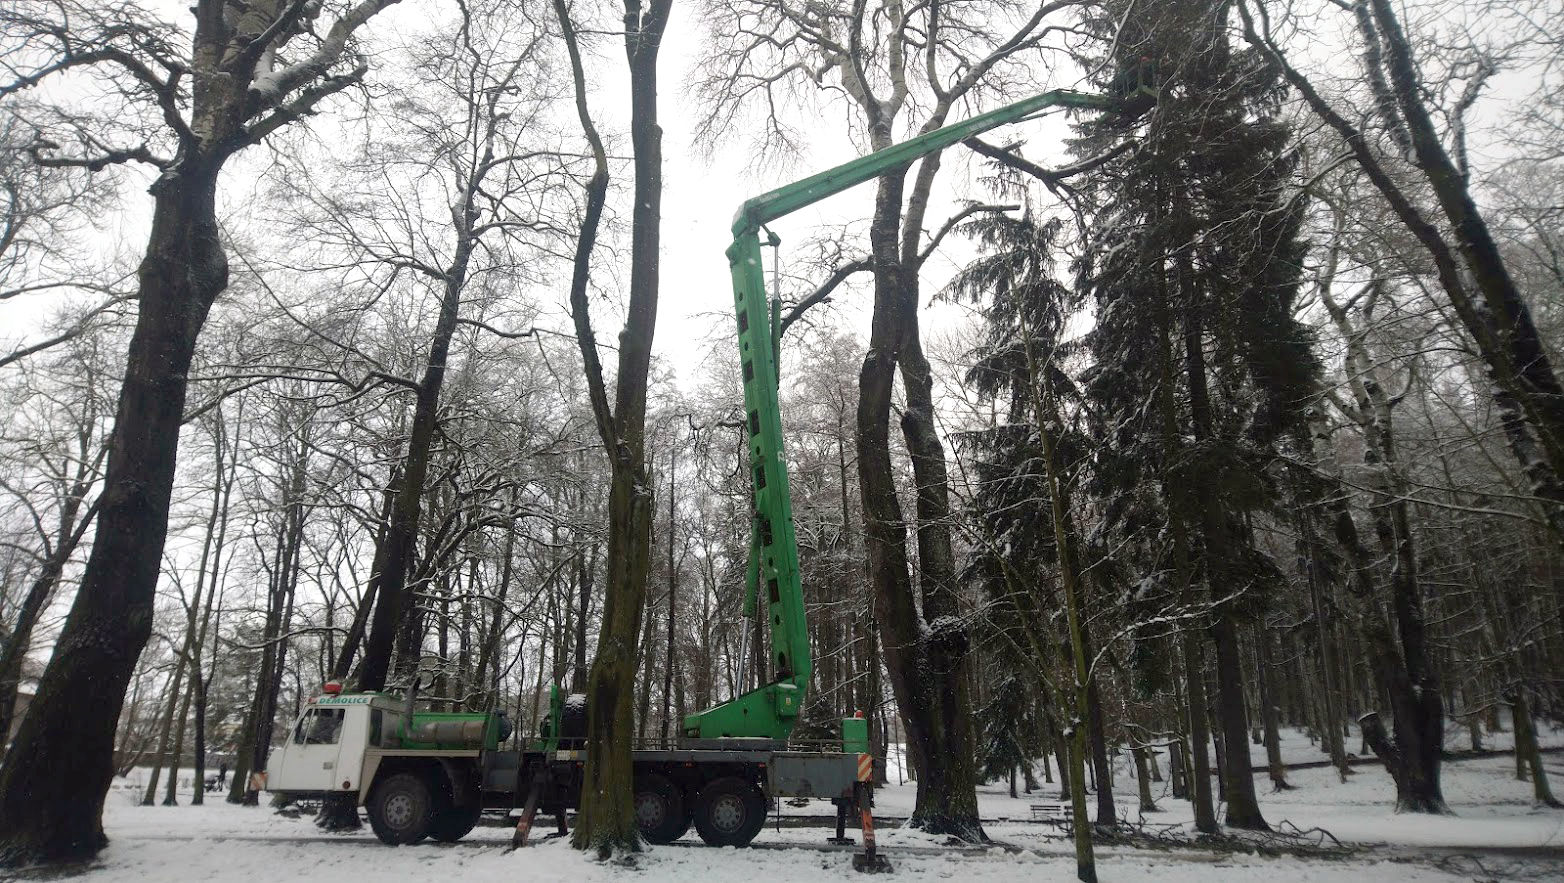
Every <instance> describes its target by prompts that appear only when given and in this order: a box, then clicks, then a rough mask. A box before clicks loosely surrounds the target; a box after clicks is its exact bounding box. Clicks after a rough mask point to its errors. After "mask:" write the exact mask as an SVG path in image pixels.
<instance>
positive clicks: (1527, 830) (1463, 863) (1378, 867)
mask: <svg viewBox="0 0 1564 883" xmlns="http://www.w3.org/2000/svg"><path fill="white" fill-rule="evenodd" d="M1452 735H1453V734H1452ZM1546 736H1547V737H1548V738H1547V742H1548V743H1549V744H1555V745H1556V744H1561V743H1564V734H1559V733H1548V734H1546ZM1506 737H1507V734H1493V735H1492V736H1489V737H1488V740H1487V741H1488V744H1489V745H1490V746H1491V747H1500V748H1502V747H1508V746H1507V744H1506V743H1504V742H1501V741H1500V739H1503V738H1506ZM1464 746H1465V742H1464V741H1459V740H1452V747H1464ZM1349 747H1353V748H1355V747H1356V746H1355V745H1353V746H1349ZM1284 748H1285V756H1286V757H1287V759H1288V760H1289V761H1291V762H1294V763H1304V762H1312V761H1317V760H1319V759H1320V758H1321V755H1320V754H1319V751H1318V749H1317V748H1315V747H1313V746H1311V745H1310V744H1309V743H1308V741H1307V740H1306V739H1304V738H1303V737H1302V736H1301V735H1299V734H1297V733H1289V734H1288V738H1287V739H1286V741H1285V744H1284ZM1256 752H1257V756H1256V760H1257V761H1258V760H1262V759H1263V753H1260V752H1259V750H1258V749H1256ZM1546 764H1547V766H1548V768H1549V772H1550V773H1551V774H1552V776H1553V777H1554V781H1555V782H1556V783H1558V784H1557V786H1556V787H1558V788H1559V790H1560V791H1564V754H1550V755H1547V759H1546ZM1164 769H1165V768H1164ZM142 775H144V774H143V772H142V771H139V770H138V771H136V772H134V773H132V775H131V776H130V777H127V779H124V780H119V781H118V782H117V784H118V786H119V787H117V788H116V789H115V790H114V791H113V792H111V793H110V795H109V800H108V804H107V807H106V809H105V814H104V825H105V827H106V828H107V830H108V834H109V837H110V839H111V843H110V846H109V848H108V849H107V850H105V851H104V852H103V853H102V855H101V856H100V858H99V860H98V861H97V862H96V863H95V864H94V865H93V866H92V867H91V868H89V869H86V871H85V876H86V877H87V878H89V879H90V880H91V881H94V883H108V881H121V880H125V881H129V880H163V879H175V878H178V879H182V880H196V881H245V883H262V881H267V883H270V881H279V880H281V881H301V880H335V879H342V878H351V879H362V880H374V881H376V883H381V881H393V880H412V879H419V880H430V879H434V880H443V881H452V883H456V881H461V883H468V881H474V883H476V881H487V880H494V881H500V880H504V881H515V880H568V881H571V883H575V881H609V880H612V881H616V883H625V881H642V883H656V881H673V880H676V879H677V880H679V881H682V883H728V881H744V880H753V881H765V883H791V881H800V883H802V881H816V880H819V879H821V878H822V877H841V878H845V877H847V876H848V875H850V874H851V873H852V871H851V869H850V864H849V856H850V850H843V851H839V852H820V851H817V850H815V849H812V848H806V847H813V846H815V845H817V844H821V843H822V841H823V840H824V838H825V836H826V835H827V833H828V831H827V830H825V829H823V828H797V827H782V828H780V829H778V828H776V827H772V828H768V829H767V830H766V831H764V832H763V833H762V834H761V836H760V837H759V838H757V840H756V844H757V845H758V846H764V847H767V848H763V849H750V850H734V849H720V850H719V849H710V848H707V847H704V846H702V845H700V844H699V840H698V839H696V837H695V835H694V833H693V832H692V833H690V834H688V835H686V838H685V842H684V843H682V844H680V845H675V846H669V847H661V848H655V849H651V850H649V851H648V852H647V853H645V854H644V855H642V856H640V857H638V858H637V859H636V860H635V869H634V870H629V869H626V868H624V867H619V866H615V865H598V864H595V863H592V862H589V861H587V860H586V859H584V858H583V857H582V856H581V855H580V854H579V853H576V852H574V851H572V850H571V849H569V848H568V846H566V845H565V844H564V843H562V842H560V841H544V842H541V843H537V844H536V845H534V846H532V847H529V848H528V849H527V850H526V851H524V852H517V853H510V852H507V851H506V849H505V847H506V845H507V844H508V843H509V839H510V831H509V829H508V828H506V827H498V826H483V827H479V828H478V829H477V830H475V831H474V832H473V833H472V834H471V835H469V837H468V838H467V839H466V840H464V841H463V842H461V843H459V844H455V845H437V844H429V843H426V844H420V845H418V846H412V847H402V848H396V849H393V848H390V847H385V846H382V845H381V844H380V843H379V842H378V841H377V840H375V839H374V837H373V835H371V834H370V833H369V832H368V830H367V828H366V829H365V830H364V831H362V832H358V833H353V834H346V835H329V834H323V833H321V832H319V831H317V830H316V829H315V827H314V826H313V824H312V821H311V819H309V818H307V817H306V818H298V819H295V818H287V817H285V816H280V815H277V814H276V813H274V812H273V811H271V810H269V809H266V808H264V807H262V808H242V807H234V806H229V805H228V804H226V803H224V802H223V801H222V799H221V795H210V796H211V797H213V798H214V799H213V801H212V802H211V803H208V804H207V805H205V806H201V807H191V806H180V807H176V808H169V807H162V806H153V807H142V806H139V805H137V804H138V802H139V798H140V793H141V787H144V785H143V784H142V783H143V781H144V780H143V779H142ZM184 775H188V771H187V772H185V773H184ZM1115 778H1116V785H1117V787H1116V789H1115V791H1116V795H1117V797H1118V799H1119V800H1120V807H1121V813H1127V814H1128V815H1130V817H1131V818H1134V817H1136V815H1137V813H1136V812H1135V806H1136V800H1135V783H1134V781H1133V779H1132V778H1131V770H1130V769H1128V766H1127V764H1126V763H1124V762H1123V761H1121V762H1120V763H1119V764H1118V768H1117V769H1116V771H1115ZM1288 779H1289V781H1290V782H1291V783H1292V784H1293V785H1295V786H1296V788H1295V789H1294V790H1291V791H1286V792H1281V793H1271V791H1270V782H1269V780H1268V779H1267V778H1266V777H1265V775H1264V774H1263V773H1262V774H1261V775H1259V776H1257V777H1256V786H1257V788H1259V790H1260V792H1261V804H1262V807H1263V809H1264V811H1265V813H1266V817H1267V818H1268V819H1269V820H1270V821H1272V822H1273V823H1277V822H1281V821H1282V820H1287V821H1289V822H1291V823H1292V824H1293V825H1296V826H1298V827H1299V828H1304V829H1307V828H1313V827H1321V828H1325V829H1327V830H1329V831H1330V832H1331V833H1332V834H1334V835H1335V836H1336V837H1338V838H1340V839H1341V840H1342V841H1345V842H1348V843H1352V844H1362V845H1363V848H1361V849H1360V850H1358V851H1357V852H1356V853H1355V854H1354V855H1353V856H1352V857H1351V858H1348V859H1346V860H1318V859H1300V858H1290V857H1288V858H1265V857H1261V856H1251V855H1233V854H1227V853H1215V852H1211V851H1206V850H1202V849H1195V848H1183V849H1176V850H1172V851H1153V850H1146V849H1130V848H1122V847H1099V849H1098V873H1099V876H1100V877H1101V879H1103V880H1108V881H1112V880H1152V879H1155V880H1158V881H1163V883H1183V881H1198V883H1222V881H1239V880H1254V879H1257V878H1259V877H1261V876H1262V875H1263V876H1264V877H1265V878H1266V879H1267V881H1268V883H1286V881H1335V880H1353V881H1355V883H1361V881H1362V880H1363V879H1365V875H1373V876H1372V877H1371V878H1369V879H1385V880H1419V881H1421V880H1427V881H1436V880H1437V881H1445V880H1471V879H1473V878H1474V877H1478V878H1483V879H1487V878H1494V877H1498V878H1506V877H1510V876H1512V875H1515V876H1522V877H1529V878H1531V879H1561V880H1564V812H1561V811H1557V810H1545V809H1536V808H1534V807H1533V806H1532V801H1531V786H1530V783H1529V782H1518V781H1516V780H1515V778H1514V760H1513V758H1512V757H1510V756H1508V755H1496V756H1489V757H1480V758H1475V759H1469V760H1460V761H1454V762H1451V763H1449V764H1447V765H1446V766H1445V775H1444V789H1445V796H1446V797H1447V799H1448V800H1449V803H1450V805H1451V808H1452V809H1453V810H1454V811H1455V812H1456V813H1457V814H1456V815H1454V816H1447V817H1428V816H1413V815H1402V816H1398V815H1396V814H1395V813H1394V812H1393V811H1392V803H1393V799H1392V798H1393V789H1392V786H1391V783H1390V780H1389V777H1388V776H1387V775H1386V773H1385V772H1384V770H1383V769H1382V768H1380V767H1378V766H1375V765H1364V766H1359V767H1356V768H1355V772H1354V774H1353V775H1352V776H1351V777H1350V778H1349V781H1348V782H1347V783H1346V784H1341V783H1340V782H1338V781H1337V776H1336V772H1335V770H1333V769H1330V768H1328V767H1327V768H1310V769H1295V770H1291V771H1290V772H1289V776H1288ZM138 786H141V787H138ZM913 787H914V786H913V785H912V783H906V784H904V785H897V784H896V783H895V777H894V775H893V777H892V784H891V785H890V786H889V787H887V788H885V789H882V791H881V792H880V793H879V795H878V796H877V800H876V804H877V805H876V811H877V813H879V814H880V815H882V816H887V817H894V816H901V815H905V814H906V812H907V811H909V810H910V809H911V806H912V800H913V794H914V791H913ZM1164 788H1165V786H1164V785H1163V784H1162V783H1156V784H1154V785H1153V789H1154V793H1155V794H1157V795H1158V803H1159V806H1160V808H1161V809H1162V812H1159V813H1156V814H1154V815H1147V816H1146V817H1145V820H1146V821H1147V822H1150V823H1154V824H1159V825H1160V824H1187V823H1188V822H1189V821H1190V812H1189V808H1188V804H1186V803H1184V802H1182V801H1176V800H1174V799H1172V797H1171V796H1169V795H1167V794H1166V793H1164ZM182 791H183V795H184V796H182V798H181V799H182V800H184V801H185V802H188V793H189V792H188V789H182ZM1056 793H1057V791H1056V788H1055V786H1049V785H1045V786H1044V790H1043V791H1042V792H1039V793H1038V794H1036V795H1034V796H1032V797H1029V796H1028V795H1025V794H1023V795H1021V796H1020V797H1018V798H1015V799H1012V798H1011V797H1010V796H1009V795H1008V793H1007V788H1006V786H1005V785H1004V784H999V783H996V784H992V785H988V786H985V787H984V788H983V789H982V791H981V793H980V796H979V799H980V804H981V808H982V814H983V817H984V818H985V819H992V820H994V821H991V822H988V823H987V824H986V825H985V828H986V830H987V832H988V834H989V835H990V836H991V837H993V838H995V839H996V840H998V841H1002V842H1004V843H1005V844H1007V845H1009V846H1011V847H1013V848H1019V850H1020V851H1006V850H1003V849H998V848H996V849H992V850H988V851H976V852H973V851H962V850H954V849H952V850H949V851H944V850H939V849H931V847H941V846H943V844H942V843H941V842H939V841H938V840H935V839H932V838H929V837H927V836H925V835H923V834H922V833H921V832H917V831H910V830H901V829H897V828H894V827H889V826H887V827H884V828H881V830H880V844H881V847H882V849H883V850H884V852H885V853H886V855H887V856H888V857H889V858H890V859H891V860H892V862H893V863H894V864H895V866H896V876H897V878H898V879H902V880H907V879H911V880H936V879H940V880H945V879H954V880H966V879H970V880H983V881H994V883H1021V881H1037V880H1067V879H1071V878H1073V876H1074V856H1073V853H1072V851H1071V844H1070V842H1069V841H1068V840H1067V839H1065V838H1064V837H1063V836H1062V834H1061V833H1059V832H1058V831H1056V830H1054V829H1052V828H1049V827H1047V826H1042V825H1035V824H1027V823H1026V822H1024V821H1020V820H1024V819H1026V818H1028V817H1029V815H1030V812H1029V804H1030V803H1032V802H1036V801H1041V800H1050V799H1053V798H1054V797H1055V795H1056ZM783 809H784V811H785V812H786V813H787V814H789V815H801V814H812V813H820V814H826V813H829V812H831V807H830V805H829V804H826V803H816V804H813V805H812V806H811V807H810V808H808V809H801V808H794V807H789V806H785V805H784V807H783ZM545 821H549V820H545ZM549 827H551V825H547V824H545V825H543V826H542V830H548V829H549ZM852 833H853V834H854V835H855V836H856V834H857V832H856V831H855V832H852ZM909 848H915V849H912V851H907V850H908V849H909ZM899 850H901V851H900V852H899ZM1467 855H1471V856H1475V857H1476V859H1477V860H1478V861H1481V862H1482V865H1481V866H1479V865H1477V864H1475V863H1474V862H1473V861H1472V859H1470V858H1467V857H1466V856H1467Z"/></svg>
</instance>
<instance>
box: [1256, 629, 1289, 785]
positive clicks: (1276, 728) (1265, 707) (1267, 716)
mask: <svg viewBox="0 0 1564 883" xmlns="http://www.w3.org/2000/svg"><path fill="white" fill-rule="evenodd" d="M1254 642H1255V657H1256V660H1257V661H1258V662H1259V664H1260V670H1259V672H1258V673H1257V674H1256V675H1255V681H1256V683H1257V685H1258V686H1259V688H1260V720H1261V722H1262V724H1263V725H1264V727H1265V736H1264V742H1265V760H1266V766H1267V767H1268V769H1269V771H1270V774H1271V790H1273V791H1285V790H1288V789H1290V788H1292V786H1291V785H1289V784H1287V765H1286V764H1284V763H1282V734H1281V720H1280V717H1281V710H1280V709H1279V708H1278V707H1277V704H1276V689H1275V687H1274V685H1273V683H1272V676H1273V673H1274V670H1275V663H1274V662H1273V661H1272V653H1271V635H1270V632H1269V631H1268V630H1267V629H1266V627H1265V622H1264V620H1262V621H1261V622H1260V623H1258V625H1257V627H1256V628H1255V636H1254Z"/></svg>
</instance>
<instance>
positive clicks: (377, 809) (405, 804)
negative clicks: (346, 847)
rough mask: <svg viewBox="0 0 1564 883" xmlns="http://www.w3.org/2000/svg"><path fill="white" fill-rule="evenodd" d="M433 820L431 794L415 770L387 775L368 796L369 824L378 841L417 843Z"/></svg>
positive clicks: (425, 833)
mask: <svg viewBox="0 0 1564 883" xmlns="http://www.w3.org/2000/svg"><path fill="white" fill-rule="evenodd" d="M433 820H434V793H433V792H432V791H431V789H430V788H429V783H428V781H427V780H425V778H424V777H423V776H420V775H418V774H417V773H397V774H396V775H394V776H390V777H389V778H387V779H386V780H385V781H383V782H381V783H380V784H378V785H376V786H375V790H374V792H373V793H371V794H370V795H369V826H370V827H371V828H373V829H375V836H376V837H379V838H380V841H381V842H382V843H389V844H391V845H392V846H400V845H403V844H408V843H417V842H418V841H420V840H422V839H424V838H425V837H427V836H429V828H430V825H431V823H432V822H433ZM462 833H466V832H465V831H464V832H462Z"/></svg>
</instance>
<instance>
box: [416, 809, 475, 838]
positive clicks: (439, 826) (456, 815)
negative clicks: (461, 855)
mask: <svg viewBox="0 0 1564 883" xmlns="http://www.w3.org/2000/svg"><path fill="white" fill-rule="evenodd" d="M481 815H483V804H481V803H479V802H477V801H473V802H472V803H471V804H469V805H467V806H451V807H446V808H444V809H439V810H436V811H435V814H434V819H433V820H432V821H431V822H430V823H429V836H430V838H432V839H434V840H438V841H440V842H441V843H455V842H456V841H458V840H460V839H462V838H463V837H466V836H467V833H468V832H469V831H471V830H472V829H473V828H474V827H475V826H477V824H478V817H479V816H481Z"/></svg>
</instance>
